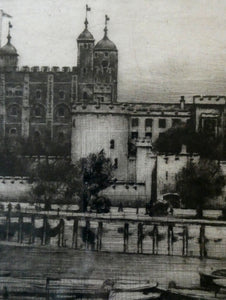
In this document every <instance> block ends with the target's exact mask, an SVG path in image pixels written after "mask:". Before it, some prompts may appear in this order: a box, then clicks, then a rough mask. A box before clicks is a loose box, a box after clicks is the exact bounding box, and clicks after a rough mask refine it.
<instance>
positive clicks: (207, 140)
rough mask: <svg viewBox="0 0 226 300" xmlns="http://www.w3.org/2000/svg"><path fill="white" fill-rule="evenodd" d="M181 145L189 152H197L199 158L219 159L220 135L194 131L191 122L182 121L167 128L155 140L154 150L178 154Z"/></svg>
mask: <svg viewBox="0 0 226 300" xmlns="http://www.w3.org/2000/svg"><path fill="white" fill-rule="evenodd" d="M182 145H186V146H187V150H188V152H190V153H198V154H199V155H200V157H201V158H205V159H216V160H220V159H221V157H222V137H215V136H212V135H208V134H206V132H204V131H200V132H196V131H195V130H194V127H193V126H192V124H185V123H182V124H180V125H177V126H174V127H172V128H170V129H168V130H167V131H166V132H164V133H163V134H161V135H160V136H159V138H158V139H157V140H156V141H155V143H154V145H153V148H154V151H156V152H159V153H171V154H179V153H180V151H181V147H182Z"/></svg>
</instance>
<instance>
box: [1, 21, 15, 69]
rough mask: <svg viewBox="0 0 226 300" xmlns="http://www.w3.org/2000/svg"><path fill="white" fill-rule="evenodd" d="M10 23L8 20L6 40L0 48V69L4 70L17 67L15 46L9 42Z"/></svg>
mask: <svg viewBox="0 0 226 300" xmlns="http://www.w3.org/2000/svg"><path fill="white" fill-rule="evenodd" d="M11 28H12V24H11V23H10V22H9V28H8V36H7V39H8V42H7V44H6V45H4V46H3V47H1V48H0V69H4V70H5V71H13V70H15V69H16V68H17V63H18V54H17V50H16V48H15V47H14V46H13V45H12V44H11V34H10V29H11Z"/></svg>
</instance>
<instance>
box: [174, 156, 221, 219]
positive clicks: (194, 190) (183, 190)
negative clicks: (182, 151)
mask: <svg viewBox="0 0 226 300" xmlns="http://www.w3.org/2000/svg"><path fill="white" fill-rule="evenodd" d="M224 184H225V180H224V176H223V174H222V171H221V167H220V165H219V163H217V162H216V161H213V160H204V159H201V160H200V161H199V163H197V164H194V163H190V164H189V165H187V167H185V168H183V169H182V170H181V172H180V173H179V174H178V176H177V180H176V189H177V191H178V193H179V194H180V196H181V199H182V203H183V204H184V205H185V207H186V208H193V209H196V210H197V216H198V217H202V210H203V208H204V206H205V205H206V203H207V200H208V199H210V198H214V197H217V196H219V195H221V193H222V188H223V187H224Z"/></svg>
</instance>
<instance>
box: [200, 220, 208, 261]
mask: <svg viewBox="0 0 226 300" xmlns="http://www.w3.org/2000/svg"><path fill="white" fill-rule="evenodd" d="M199 249H200V257H201V258H202V257H206V256H207V251H206V237H205V225H201V226H200V234H199Z"/></svg>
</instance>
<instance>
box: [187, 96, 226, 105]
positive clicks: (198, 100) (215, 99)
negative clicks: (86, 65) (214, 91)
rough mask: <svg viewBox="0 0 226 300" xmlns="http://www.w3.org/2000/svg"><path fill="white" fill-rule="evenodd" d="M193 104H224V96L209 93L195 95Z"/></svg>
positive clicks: (225, 97)
mask: <svg viewBox="0 0 226 300" xmlns="http://www.w3.org/2000/svg"><path fill="white" fill-rule="evenodd" d="M193 103H194V104H205V105H206V104H210V105H225V103H226V96H217V95H216V96H211V95H206V96H202V95H196V96H193Z"/></svg>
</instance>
